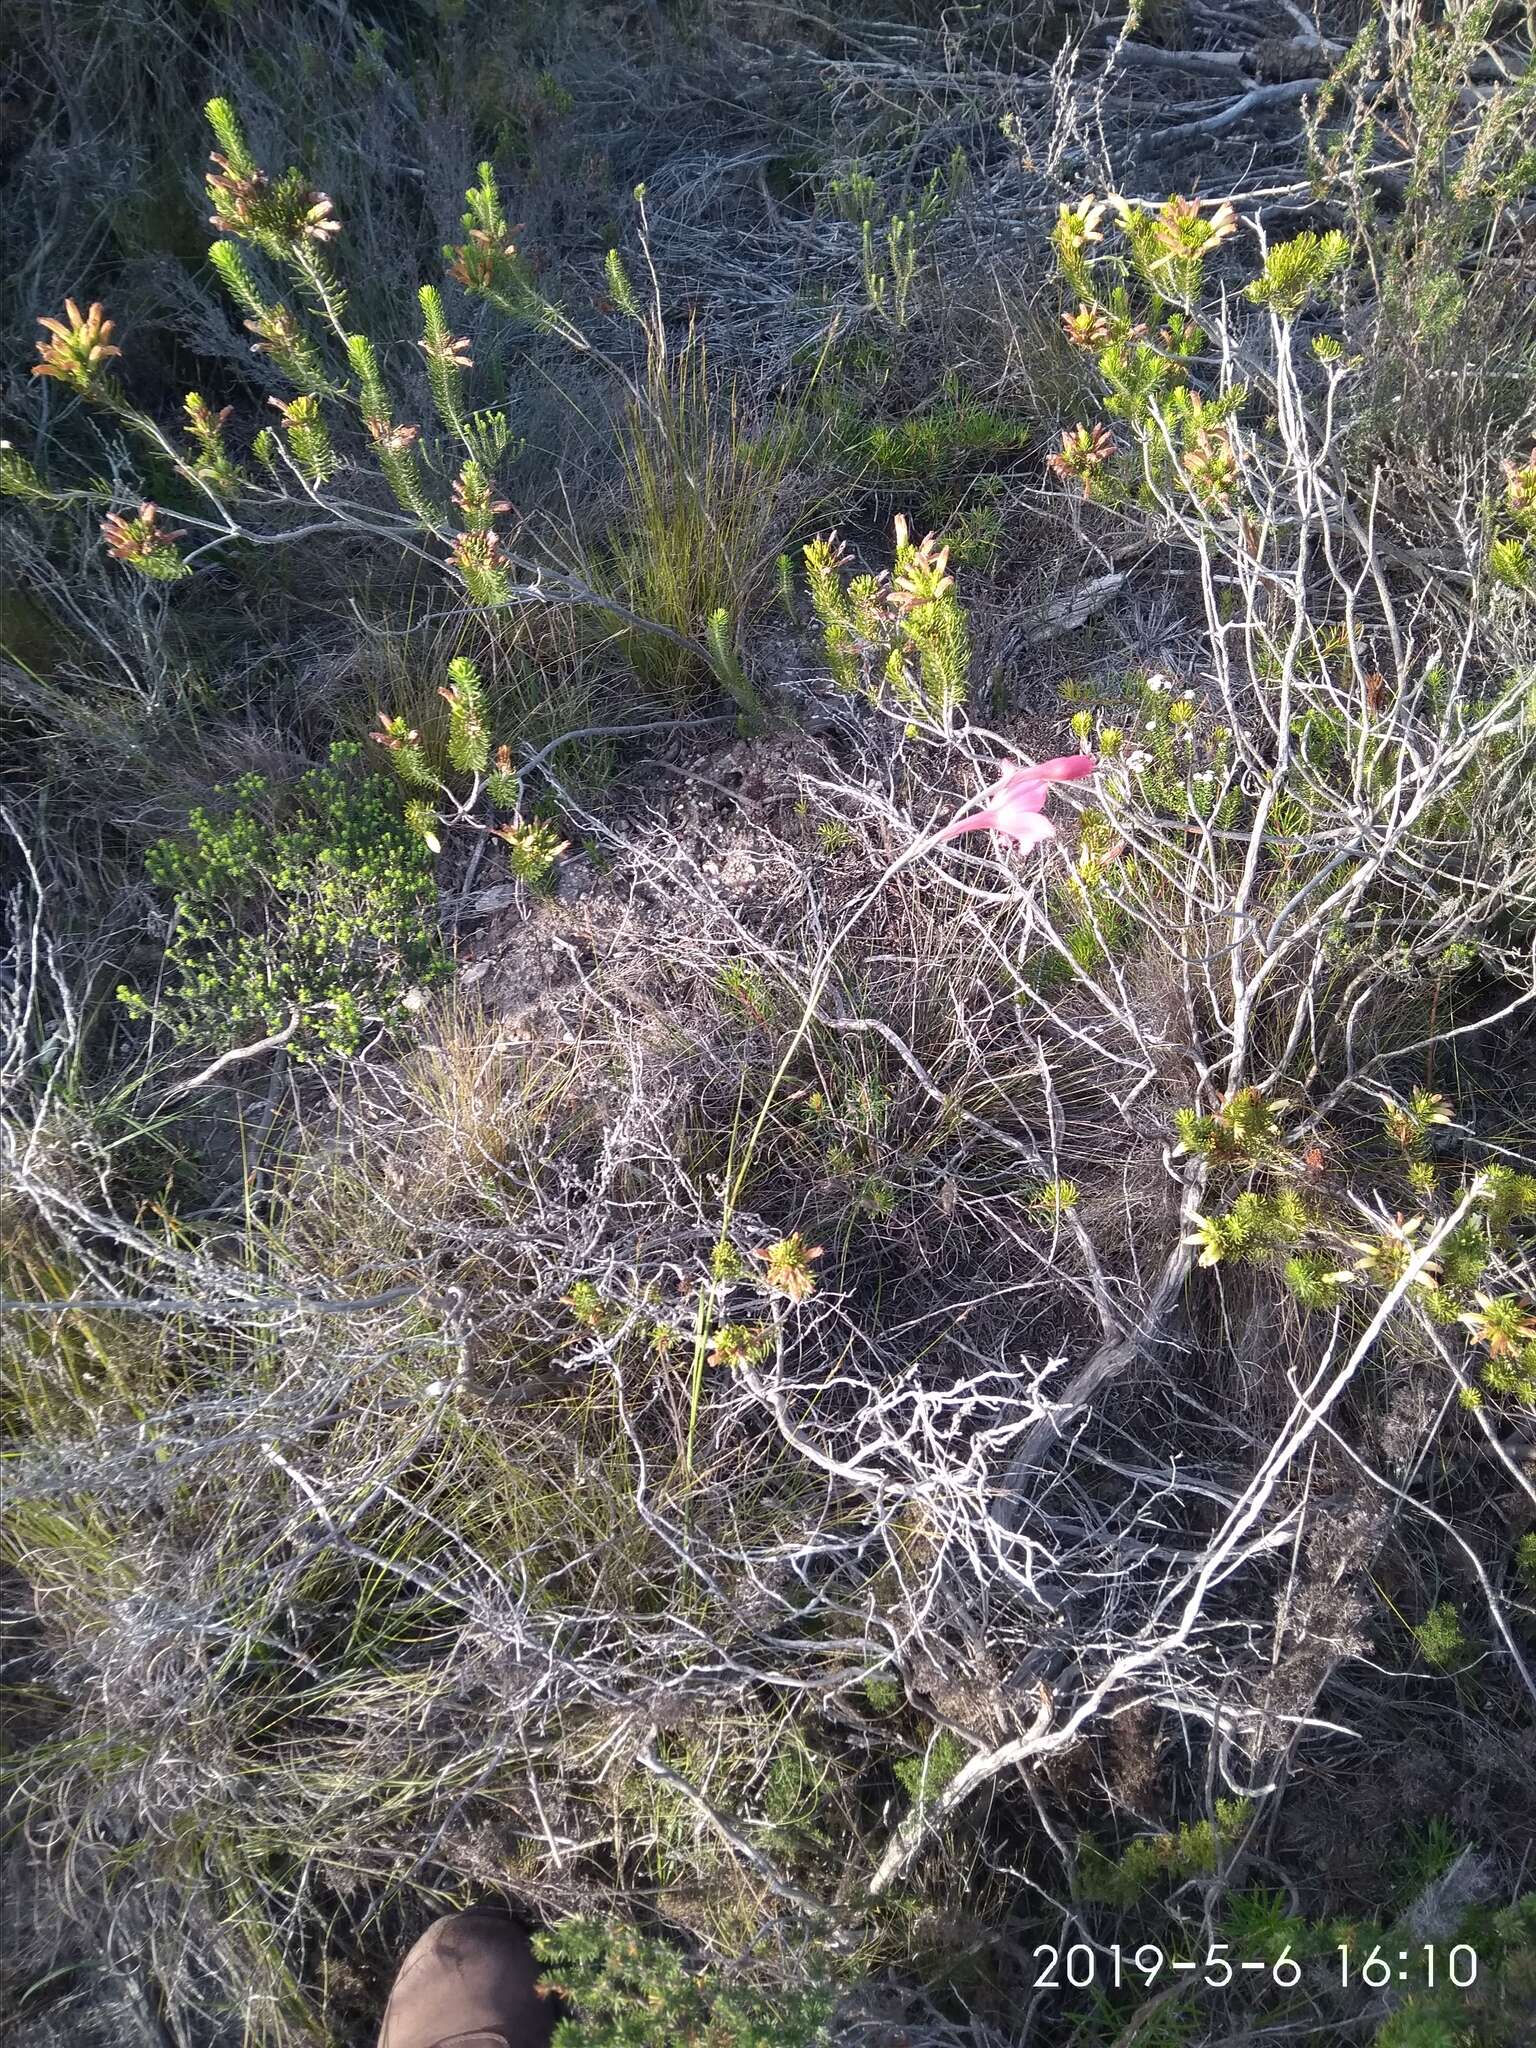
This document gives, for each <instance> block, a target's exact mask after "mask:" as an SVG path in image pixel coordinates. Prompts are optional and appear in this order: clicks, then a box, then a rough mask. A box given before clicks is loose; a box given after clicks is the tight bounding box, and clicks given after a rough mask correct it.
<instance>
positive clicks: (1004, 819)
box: [938, 803, 1056, 846]
mask: <svg viewBox="0 0 1536 2048" xmlns="http://www.w3.org/2000/svg"><path fill="white" fill-rule="evenodd" d="M962 832H1001V833H1002V835H1003V837H1004V838H1005V839H1013V840H1016V841H1017V842H1018V844H1019V845H1020V846H1036V845H1039V844H1040V843H1041V842H1042V841H1044V840H1047V839H1054V838H1055V837H1056V827H1055V826H1054V825H1053V824H1052V823H1051V821H1050V819H1049V818H1042V817H1040V816H1038V815H1037V814H1036V813H1035V812H1034V811H1032V810H1027V809H1025V808H1024V807H1023V806H1022V805H1017V806H1016V805H1012V804H1007V803H1002V804H992V805H989V806H988V808H987V809H986V810H984V811H973V812H972V813H971V815H970V816H969V817H968V818H956V819H955V821H954V823H953V824H951V825H946V826H945V827H944V830H943V831H942V832H941V833H940V834H939V835H938V836H939V838H940V839H941V840H944V839H958V838H959V837H960V835H961V833H962Z"/></svg>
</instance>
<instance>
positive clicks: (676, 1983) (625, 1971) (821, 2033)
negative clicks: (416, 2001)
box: [533, 1920, 834, 2048]
mask: <svg viewBox="0 0 1536 2048" xmlns="http://www.w3.org/2000/svg"><path fill="white" fill-rule="evenodd" d="M533 1946H534V1953H535V1954H536V1955H537V1957H538V1959H539V1961H540V1962H541V1963H542V1964H543V1965H544V1979H543V1981H544V1983H545V1984H546V1985H547V1986H549V1987H550V1988H551V1989H553V1990H555V1991H558V1993H559V1994H560V1996H561V1998H562V1999H564V2000H565V2002H566V2004H567V2006H568V2007H569V2008H570V2012H569V2014H568V2016H567V2017H566V2018H564V2019H562V2020H561V2021H560V2023H559V2024H558V2026H557V2027H556V2028H555V2035H554V2048H816V2044H818V2043H820V2042H824V2041H825V2040H827V2038H828V2035H827V2021H828V2019H829V2018H830V2017H831V2013H832V2007H833V2003H834V2000H833V1996H832V1994H831V1992H830V1991H829V1990H825V1989H821V1988H816V1989H812V1990H807V1991H789V1990H783V1991H777V1992H774V1993H771V1994H770V1993H768V1992H764V1991H760V1990H757V1989H756V1988H754V1987H752V1986H750V1985H745V1984H733V1983H732V1982H730V1981H729V1980H728V1979H727V1978H726V1976H725V1975H724V1973H723V1972H722V1971H720V1970H716V1969H692V1968H690V1967H689V1965H688V1963H687V1962H686V1961H685V1960H684V1958H683V1956H682V1955H681V1953H680V1952H679V1951H678V1950H677V1949H675V1948H673V1947H672V1946H670V1944H668V1943H667V1942H664V1941H656V1940H652V1939H651V1938H649V1937H648V1936H645V1935H642V1934H636V1933H634V1932H632V1931H631V1930H629V1929H627V1928H620V1927H616V1926H613V1925H611V1924H609V1923H607V1922H604V1921H601V1920H563V1921H561V1922H560V1924H559V1925H558V1926H556V1927H554V1928H552V1929H550V1930H549V1932H548V1933H544V1934H536V1935H535V1936H534V1939H533Z"/></svg>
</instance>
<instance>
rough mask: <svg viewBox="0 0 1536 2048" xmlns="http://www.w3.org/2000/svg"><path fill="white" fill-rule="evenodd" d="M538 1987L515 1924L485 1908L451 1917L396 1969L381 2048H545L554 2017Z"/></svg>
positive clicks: (437, 1925)
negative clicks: (397, 1970)
mask: <svg viewBox="0 0 1536 2048" xmlns="http://www.w3.org/2000/svg"><path fill="white" fill-rule="evenodd" d="M538 1980H539V1966H538V1964H537V1963H536V1962H535V1961H534V1958H533V1950H532V1949H531V1948H530V1947H529V1945H528V1936H527V1934H526V1933H525V1932H524V1930H523V1929H522V1928H521V1927H519V1926H518V1925H517V1923H516V1922H515V1921H513V1920H509V1919H508V1918H507V1917H506V1915H505V1914H504V1913H498V1912H495V1911H493V1910H489V1909H484V1908H476V1909H475V1910H474V1911H473V1912H469V1913H450V1914H449V1915H448V1916H447V1917H446V1918H445V1919H442V1920H434V1921H433V1923H432V1925H431V1926H430V1927H429V1928H428V1929H427V1931H426V1933H425V1934H424V1935H423V1936H422V1937H421V1939H420V1941H418V1942H417V1944H416V1946H415V1947H414V1948H413V1949H412V1950H411V1952H410V1954H409V1955H408V1956H407V1957H406V1959H405V1961H404V1962H403V1963H402V1964H401V1965H400V1973H399V1975H398V1976H397V1977H396V1978H395V1984H394V1989H393V1990H392V1991H391V1992H390V1994H389V2003H388V2005H386V2006H385V2008H384V2021H383V2025H382V2026H381V2028H380V2030H379V2048H546V2044H547V2043H548V2041H549V2037H550V2035H551V2033H552V2032H553V2031H554V2025H555V2019H556V2017H557V2015H556V2011H555V2004H554V2000H553V1999H550V1998H544V1997H541V1996H540V1994H539V1990H538Z"/></svg>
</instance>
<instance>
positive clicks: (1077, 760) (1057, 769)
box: [1024, 754, 1099, 782]
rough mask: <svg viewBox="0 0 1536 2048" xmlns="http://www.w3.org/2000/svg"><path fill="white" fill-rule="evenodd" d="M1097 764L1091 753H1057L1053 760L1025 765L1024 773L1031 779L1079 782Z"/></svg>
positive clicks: (1091, 771) (1090, 772)
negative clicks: (1029, 765) (1031, 765)
mask: <svg viewBox="0 0 1536 2048" xmlns="http://www.w3.org/2000/svg"><path fill="white" fill-rule="evenodd" d="M1098 765H1099V764H1098V762H1097V761H1096V760H1095V759H1094V757H1093V755H1092V754H1058V755H1057V756H1056V758H1055V760H1053V761H1037V762H1036V763H1035V765H1034V767H1033V768H1029V767H1026V768H1025V769H1024V773H1025V774H1026V775H1027V776H1028V777H1029V778H1030V780H1031V781H1038V782H1081V780H1082V779H1083V777H1084V776H1085V775H1091V774H1092V773H1093V771H1094V770H1095V769H1096V768H1097V767H1098Z"/></svg>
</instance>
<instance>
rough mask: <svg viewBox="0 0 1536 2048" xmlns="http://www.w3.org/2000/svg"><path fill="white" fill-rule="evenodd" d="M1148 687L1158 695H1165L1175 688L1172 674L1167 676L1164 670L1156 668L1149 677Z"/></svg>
mask: <svg viewBox="0 0 1536 2048" xmlns="http://www.w3.org/2000/svg"><path fill="white" fill-rule="evenodd" d="M1147 688H1148V689H1149V690H1150V691H1151V692H1152V693H1153V695H1154V696H1157V697H1165V696H1167V694H1168V692H1169V691H1170V690H1171V689H1172V688H1173V678H1172V676H1165V675H1164V674H1163V672H1162V670H1161V669H1160V668H1159V669H1154V670H1153V671H1152V673H1151V675H1149V676H1148V677H1147Z"/></svg>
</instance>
